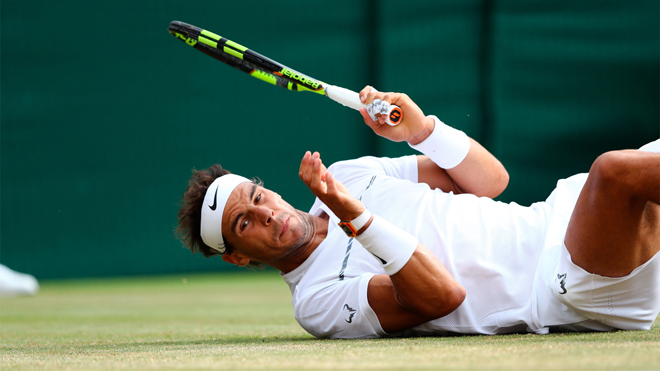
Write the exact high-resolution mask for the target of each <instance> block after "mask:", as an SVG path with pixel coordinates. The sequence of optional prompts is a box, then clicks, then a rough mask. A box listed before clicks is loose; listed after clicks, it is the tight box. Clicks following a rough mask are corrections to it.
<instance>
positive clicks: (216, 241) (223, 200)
mask: <svg viewBox="0 0 660 371" xmlns="http://www.w3.org/2000/svg"><path fill="white" fill-rule="evenodd" d="M249 181H250V180H248V179H246V178H243V177H242V176H239V175H234V174H226V175H223V176H221V177H219V178H218V179H216V180H214V181H213V183H211V185H210V186H209V188H208V189H207V190H206V195H205V196H204V204H203V205H202V218H201V230H200V234H201V235H202V240H203V241H204V243H205V244H207V245H208V246H209V247H210V248H212V249H213V250H215V251H217V252H219V253H220V254H224V253H225V251H227V248H226V247H225V240H224V239H223V238H222V214H223V213H224V211H225V205H226V204H227V199H228V198H229V195H231V193H232V192H233V191H234V189H236V187H237V186H238V185H239V184H241V183H245V182H249Z"/></svg>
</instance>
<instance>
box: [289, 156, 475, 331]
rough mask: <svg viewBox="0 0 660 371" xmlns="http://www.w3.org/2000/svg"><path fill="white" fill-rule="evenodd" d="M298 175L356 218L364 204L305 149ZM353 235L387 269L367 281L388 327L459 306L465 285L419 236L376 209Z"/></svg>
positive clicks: (343, 214) (339, 211)
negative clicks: (395, 223)
mask: <svg viewBox="0 0 660 371" xmlns="http://www.w3.org/2000/svg"><path fill="white" fill-rule="evenodd" d="M299 176H300V179H301V180H302V181H303V182H304V183H305V184H306V185H307V186H308V187H309V188H310V190H311V191H312V193H314V195H315V196H316V197H318V198H319V199H320V200H321V201H322V202H323V203H324V204H325V205H327V206H328V207H329V208H330V210H332V211H333V213H335V215H337V217H339V218H340V219H342V220H354V219H356V218H357V217H358V216H360V215H361V214H362V213H363V212H365V207H364V205H363V204H362V202H360V201H359V200H357V199H356V198H355V197H353V196H352V195H351V194H350V192H349V191H348V190H347V189H346V187H345V186H344V185H343V184H342V183H341V182H339V181H338V180H336V179H335V178H334V177H333V176H332V174H331V173H330V172H328V171H327V169H326V168H325V166H324V165H323V163H322V161H321V159H320V155H319V154H318V153H314V154H311V153H310V152H307V153H306V154H305V156H304V157H303V159H302V161H301V164H300V171H299ZM356 239H357V240H358V241H359V242H360V244H361V245H362V246H363V247H364V248H365V249H367V251H369V252H371V253H372V254H373V255H374V256H375V257H376V258H377V259H379V261H380V262H381V263H382V264H383V268H384V269H385V272H386V273H387V274H385V275H376V276H374V277H373V278H372V279H371V280H370V281H369V286H368V289H367V299H368V301H369V305H370V306H371V308H372V309H373V310H374V312H375V313H376V316H377V317H378V320H379V322H380V325H381V327H382V328H383V330H385V331H386V332H397V331H401V330H404V329H407V328H410V327H413V326H416V325H419V324H422V323H425V322H428V321H430V320H433V319H436V318H440V317H442V316H445V315H447V314H449V313H451V312H453V311H454V310H455V309H456V308H458V307H459V306H460V305H461V303H462V302H463V300H464V299H465V289H464V288H463V287H462V286H461V285H460V284H459V283H458V282H457V281H456V280H455V279H454V278H453V277H452V276H451V274H450V273H449V272H448V271H447V269H446V268H445V267H444V266H443V265H442V263H441V262H440V261H439V260H438V259H437V258H436V257H435V256H434V255H433V254H432V253H431V252H430V251H429V250H428V249H427V248H426V247H424V246H423V245H422V244H420V243H419V242H418V241H417V239H416V238H415V237H413V236H411V235H410V234H408V233H407V232H405V231H403V230H401V229H400V228H398V227H396V226H395V225H393V224H391V223H389V222H388V221H386V220H384V219H382V218H380V217H379V216H377V215H374V216H372V217H371V218H370V219H369V222H368V223H367V224H365V226H364V227H363V228H362V229H361V230H360V231H359V234H358V236H357V237H356Z"/></svg>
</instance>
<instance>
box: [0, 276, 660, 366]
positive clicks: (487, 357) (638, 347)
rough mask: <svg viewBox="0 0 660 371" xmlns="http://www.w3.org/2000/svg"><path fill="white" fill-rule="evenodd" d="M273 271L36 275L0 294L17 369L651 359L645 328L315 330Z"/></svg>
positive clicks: (1, 349)
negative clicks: (26, 293) (35, 281)
mask: <svg viewBox="0 0 660 371" xmlns="http://www.w3.org/2000/svg"><path fill="white" fill-rule="evenodd" d="M290 297H291V294H290V293H289V290H288V287H287V286H286V284H285V283H284V282H283V281H282V280H281V279H280V278H279V277H278V275H277V273H275V272H273V271H265V272H255V273H244V274H233V275H231V274H222V275H221V274H217V275H188V276H167V277H144V278H122V279H95V280H75V281H57V282H46V283H43V284H42V289H41V292H40V293H39V294H38V295H37V296H35V297H19V298H10V299H3V300H0V335H1V338H0V368H1V369H17V370H114V369H135V370H217V369H240V370H262V369H278V370H289V371H291V370H299V369H340V370H363V369H378V370H398V369H411V370H413V369H414V370H419V369H429V370H431V369H433V370H437V369H451V370H507V371H513V370H585V369H586V370H593V371H596V370H659V369H660V324H659V323H658V322H660V320H659V321H656V324H655V325H654V327H653V328H652V330H651V331H645V332H617V333H605V334H600V333H587V334H550V335H544V336H540V335H532V334H525V335H507V336H463V337H444V338H409V339H375V340H316V339H314V338H313V337H311V336H310V335H308V334H307V333H306V332H305V331H304V330H303V329H302V328H300V327H299V326H298V324H297V323H296V322H295V320H294V319H293V309H292V308H291V299H290Z"/></svg>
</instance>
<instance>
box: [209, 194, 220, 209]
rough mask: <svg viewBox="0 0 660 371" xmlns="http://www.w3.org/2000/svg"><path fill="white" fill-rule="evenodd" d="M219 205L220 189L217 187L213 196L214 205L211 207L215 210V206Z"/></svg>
mask: <svg viewBox="0 0 660 371" xmlns="http://www.w3.org/2000/svg"><path fill="white" fill-rule="evenodd" d="M216 207H218V189H217V188H216V189H215V196H214V197H213V205H210V206H209V208H210V209H211V210H213V211H215V208H216Z"/></svg>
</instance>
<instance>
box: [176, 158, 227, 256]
mask: <svg viewBox="0 0 660 371" xmlns="http://www.w3.org/2000/svg"><path fill="white" fill-rule="evenodd" d="M227 174H231V173H230V172H229V171H227V170H225V169H223V168H222V166H220V165H218V164H216V165H213V166H211V167H209V168H208V169H206V170H199V171H197V170H195V169H193V175H192V176H191V177H190V180H188V187H187V188H186V192H185V193H184V194H183V197H182V198H181V202H180V203H179V215H178V218H179V224H178V226H177V228H176V231H175V232H176V235H177V237H178V238H179V239H180V240H181V241H182V242H183V243H184V245H186V247H187V248H188V249H190V251H192V252H193V253H196V252H201V253H202V254H204V256H205V257H207V258H208V257H211V256H214V255H221V254H220V253H219V252H217V251H216V250H213V249H212V248H211V247H209V246H208V245H207V244H205V243H204V241H203V240H202V236H201V231H200V229H201V220H202V204H203V203H204V196H205V195H206V190H207V189H208V188H209V186H210V185H211V183H213V181H214V180H216V179H217V178H219V177H221V176H223V175H227ZM225 246H226V247H227V250H226V253H229V252H231V251H232V250H233V247H232V246H231V245H229V244H228V243H225Z"/></svg>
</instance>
